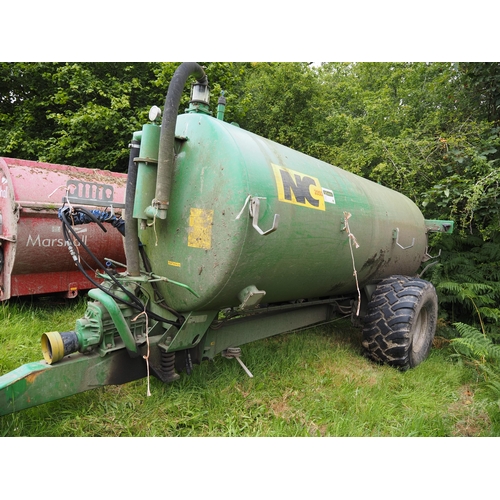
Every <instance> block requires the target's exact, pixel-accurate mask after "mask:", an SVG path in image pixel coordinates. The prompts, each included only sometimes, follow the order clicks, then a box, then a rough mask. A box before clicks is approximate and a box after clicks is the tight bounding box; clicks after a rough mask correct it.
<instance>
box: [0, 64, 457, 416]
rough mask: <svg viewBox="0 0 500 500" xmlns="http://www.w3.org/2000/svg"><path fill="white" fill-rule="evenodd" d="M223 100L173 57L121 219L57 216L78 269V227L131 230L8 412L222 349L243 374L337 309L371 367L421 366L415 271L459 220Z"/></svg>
mask: <svg viewBox="0 0 500 500" xmlns="http://www.w3.org/2000/svg"><path fill="white" fill-rule="evenodd" d="M190 77H194V79H195V82H194V83H193V84H192V89H191V102H190V104H189V108H188V109H186V112H185V113H184V114H181V115H178V108H179V103H180V99H181V94H182V92H183V89H184V86H185V84H186V82H187V81H188V79H189V78H190ZM218 104H219V105H218V110H217V117H213V116H211V113H210V111H209V90H208V80H207V76H206V75H205V72H204V70H203V68H201V67H200V66H199V65H198V64H196V63H183V64H181V65H180V66H179V67H178V69H177V70H176V72H175V73H174V76H173V78H172V81H171V83H170V86H169V89H168V93H167V96H166V99H165V105H164V113H163V115H161V111H160V109H159V108H158V107H156V106H154V107H153V108H152V110H151V113H150V120H151V123H148V124H145V125H144V126H143V128H142V130H140V131H136V132H134V133H133V134H132V140H131V144H130V160H129V168H128V174H127V181H126V193H125V200H124V215H123V219H119V220H118V219H113V218H112V217H110V215H109V212H105V213H106V214H105V215H103V214H102V213H101V212H94V211H92V210H90V209H88V208H85V207H83V208H82V207H76V206H75V205H74V204H66V205H64V206H63V207H60V210H59V218H60V220H61V226H60V228H61V229H60V231H61V234H62V235H63V238H64V241H65V242H67V244H66V243H65V245H64V246H65V250H66V251H67V252H68V255H69V258H70V259H71V260H72V261H73V264H74V265H76V267H80V266H79V259H78V255H77V251H78V248H76V247H75V246H74V245H75V243H74V242H78V241H79V240H78V238H79V237H80V236H79V235H78V232H77V229H78V227H79V225H80V224H84V223H85V224H87V225H88V227H91V226H93V225H95V226H99V225H100V226H102V225H103V223H110V224H111V225H114V226H115V227H118V229H120V230H121V231H122V232H123V233H124V235H125V237H124V248H125V256H126V257H125V260H126V270H125V271H124V272H118V271H117V270H116V269H111V270H110V269H109V267H108V266H106V265H102V264H100V260H101V259H100V258H99V257H98V256H97V255H93V259H94V261H95V264H96V267H97V268H98V277H99V280H95V285H94V286H95V288H93V289H92V290H90V291H89V294H88V295H89V301H88V305H87V310H86V313H85V315H84V317H83V318H81V319H79V320H78V321H77V322H76V325H75V328H74V330H72V331H67V332H58V331H52V332H47V333H44V334H43V335H42V352H43V357H44V359H43V360H42V361H37V362H34V363H29V364H27V365H24V366H21V367H20V368H18V369H16V370H14V371H13V372H10V373H8V374H6V375H3V376H1V377H0V414H1V415H4V414H8V413H12V412H15V411H18V410H22V409H24V408H28V407H30V406H34V405H38V404H42V403H45V402H48V401H52V400H55V399H59V398H63V397H66V396H69V395H71V394H75V393H78V392H82V391H86V390H89V389H92V388H95V387H96V386H102V385H107V384H122V383H125V382H128V381H131V380H135V379H139V378H142V377H145V376H147V375H148V374H149V373H151V374H153V375H154V376H156V377H157V378H158V379H160V380H162V381H164V382H173V381H175V380H177V379H178V378H179V377H180V376H181V375H180V374H181V373H182V372H187V373H188V374H189V373H190V372H191V370H192V369H193V365H195V364H199V363H200V362H201V361H203V360H207V359H212V358H214V357H215V356H216V355H217V354H221V355H222V356H226V357H236V358H237V360H238V362H239V363H240V364H241V365H242V366H243V367H244V368H245V371H246V373H247V374H248V375H249V376H252V374H251V372H250V371H249V370H248V368H246V367H245V365H244V364H243V361H242V360H241V359H240V356H241V349H240V346H242V345H244V344H246V343H248V342H252V341H254V340H258V339H262V338H266V337H269V336H272V335H276V334H279V333H283V332H288V331H293V330H297V329H301V328H306V327H309V326H312V325H317V324H322V323H327V322H329V321H332V320H333V319H334V318H338V317H339V316H348V317H349V316H350V317H351V318H352V319H353V321H354V322H355V323H356V324H359V325H361V326H362V328H363V342H362V344H363V348H364V350H365V352H366V354H367V356H369V357H370V358H371V359H373V360H374V361H376V362H381V363H387V364H389V365H392V366H394V367H397V368H398V369H400V370H407V369H409V368H412V367H415V366H417V365H418V364H419V363H421V362H422V361H424V360H425V358H426V357H427V355H428V353H429V351H430V349H431V345H432V340H433V337H434V333H435V328H436V321H437V309H438V304H437V296H436V291H435V289H434V287H433V286H432V284H431V283H429V282H427V281H424V280H423V279H422V278H421V277H419V276H417V272H418V270H419V269H420V268H421V266H422V264H423V263H424V262H425V261H427V260H430V259H432V257H430V256H429V254H428V249H427V235H428V233H429V232H431V231H435V232H443V233H451V232H452V231H453V222H452V221H439V220H425V219H424V217H423V215H422V213H421V212H420V210H419V209H418V207H417V206H416V205H415V204H414V203H413V202H412V201H411V200H409V199H408V198H407V197H406V196H404V195H402V194H400V193H397V192H395V191H392V190H390V189H388V188H385V187H384V186H381V185H378V184H375V183H373V182H371V181H369V180H366V179H363V178H361V177H359V176H356V175H354V174H352V173H350V172H347V171H345V170H342V169H340V168H338V167H335V166H332V165H329V164H327V163H324V162H322V161H320V160H317V159H315V158H311V157H308V156H306V155H304V154H302V153H299V152H297V151H294V150H292V149H290V148H287V147H285V146H282V145H280V144H277V143H275V142H272V141H270V140H267V139H264V138H262V137H259V136H257V135H255V134H253V133H250V132H248V131H245V130H243V129H241V128H240V127H238V126H236V125H235V124H230V123H226V122H224V120H223V118H224V108H225V99H223V98H221V99H219V103H218ZM123 226H124V227H123ZM85 227H87V226H85ZM98 229H99V230H100V228H99V227H98ZM72 242H73V243H72ZM108 262H111V263H113V261H112V260H111V259H108ZM115 264H119V262H118V263H116V262H115ZM82 270H83V269H82ZM421 274H422V273H420V275H421ZM256 376H258V375H256ZM62 381H64V383H62Z"/></svg>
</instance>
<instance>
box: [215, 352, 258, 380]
mask: <svg viewBox="0 0 500 500" xmlns="http://www.w3.org/2000/svg"><path fill="white" fill-rule="evenodd" d="M221 355H222V356H224V357H225V358H228V359H230V358H235V359H236V361H238V363H239V364H240V365H241V367H242V368H243V370H245V373H246V374H247V375H248V376H249V377H250V378H253V375H252V374H251V373H250V370H249V369H248V368H247V367H246V366H245V364H244V363H243V361H241V359H240V356H241V349H240V348H239V347H228V348H227V349H226V350H225V351H222V353H221Z"/></svg>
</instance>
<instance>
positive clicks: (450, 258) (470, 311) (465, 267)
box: [429, 233, 500, 333]
mask: <svg viewBox="0 0 500 500" xmlns="http://www.w3.org/2000/svg"><path fill="white" fill-rule="evenodd" d="M438 245H439V246H440V247H441V248H442V250H443V251H442V255H441V257H440V260H439V263H438V264H437V265H435V266H433V267H432V268H431V269H432V271H431V275H430V278H429V279H430V281H432V282H433V284H434V286H435V287H436V290H437V292H438V295H439V302H440V309H441V311H442V313H443V316H444V319H445V320H448V321H450V322H452V323H454V322H462V323H466V322H467V323H468V322H470V321H471V318H472V319H473V320H474V319H475V321H474V323H475V324H476V325H478V326H479V325H480V328H481V330H483V331H486V332H488V333H494V332H495V331H497V330H498V328H497V326H498V324H499V323H500V306H499V304H500V233H495V235H494V236H493V237H492V238H491V239H490V240H488V241H483V239H482V238H480V237H477V236H472V235H470V236H468V237H467V238H464V237H463V236H460V235H448V236H447V237H443V238H440V239H439V241H438Z"/></svg>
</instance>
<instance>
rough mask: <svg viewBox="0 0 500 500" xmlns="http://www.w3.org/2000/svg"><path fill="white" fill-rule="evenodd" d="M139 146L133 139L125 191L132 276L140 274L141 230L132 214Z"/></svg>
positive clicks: (126, 247) (128, 249)
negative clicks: (136, 159) (135, 159)
mask: <svg viewBox="0 0 500 500" xmlns="http://www.w3.org/2000/svg"><path fill="white" fill-rule="evenodd" d="M139 148H140V145H139V141H137V140H132V143H131V144H130V156H129V161H128V174H127V189H126V191H125V228H126V232H125V257H126V259H127V271H128V272H129V274H130V275H131V276H140V264H139V231H138V228H137V220H135V219H134V218H133V216H132V213H133V210H134V199H135V189H136V183H137V163H136V162H135V161H134V158H137V157H138V156H139Z"/></svg>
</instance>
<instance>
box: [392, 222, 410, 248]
mask: <svg viewBox="0 0 500 500" xmlns="http://www.w3.org/2000/svg"><path fill="white" fill-rule="evenodd" d="M392 238H393V239H395V240H396V245H397V246H398V247H399V248H402V249H403V250H408V249H409V248H411V247H412V246H414V245H415V238H413V241H412V242H411V245H408V246H407V247H404V246H403V245H401V243H399V227H397V228H396V229H395V230H394V231H393V232H392Z"/></svg>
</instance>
